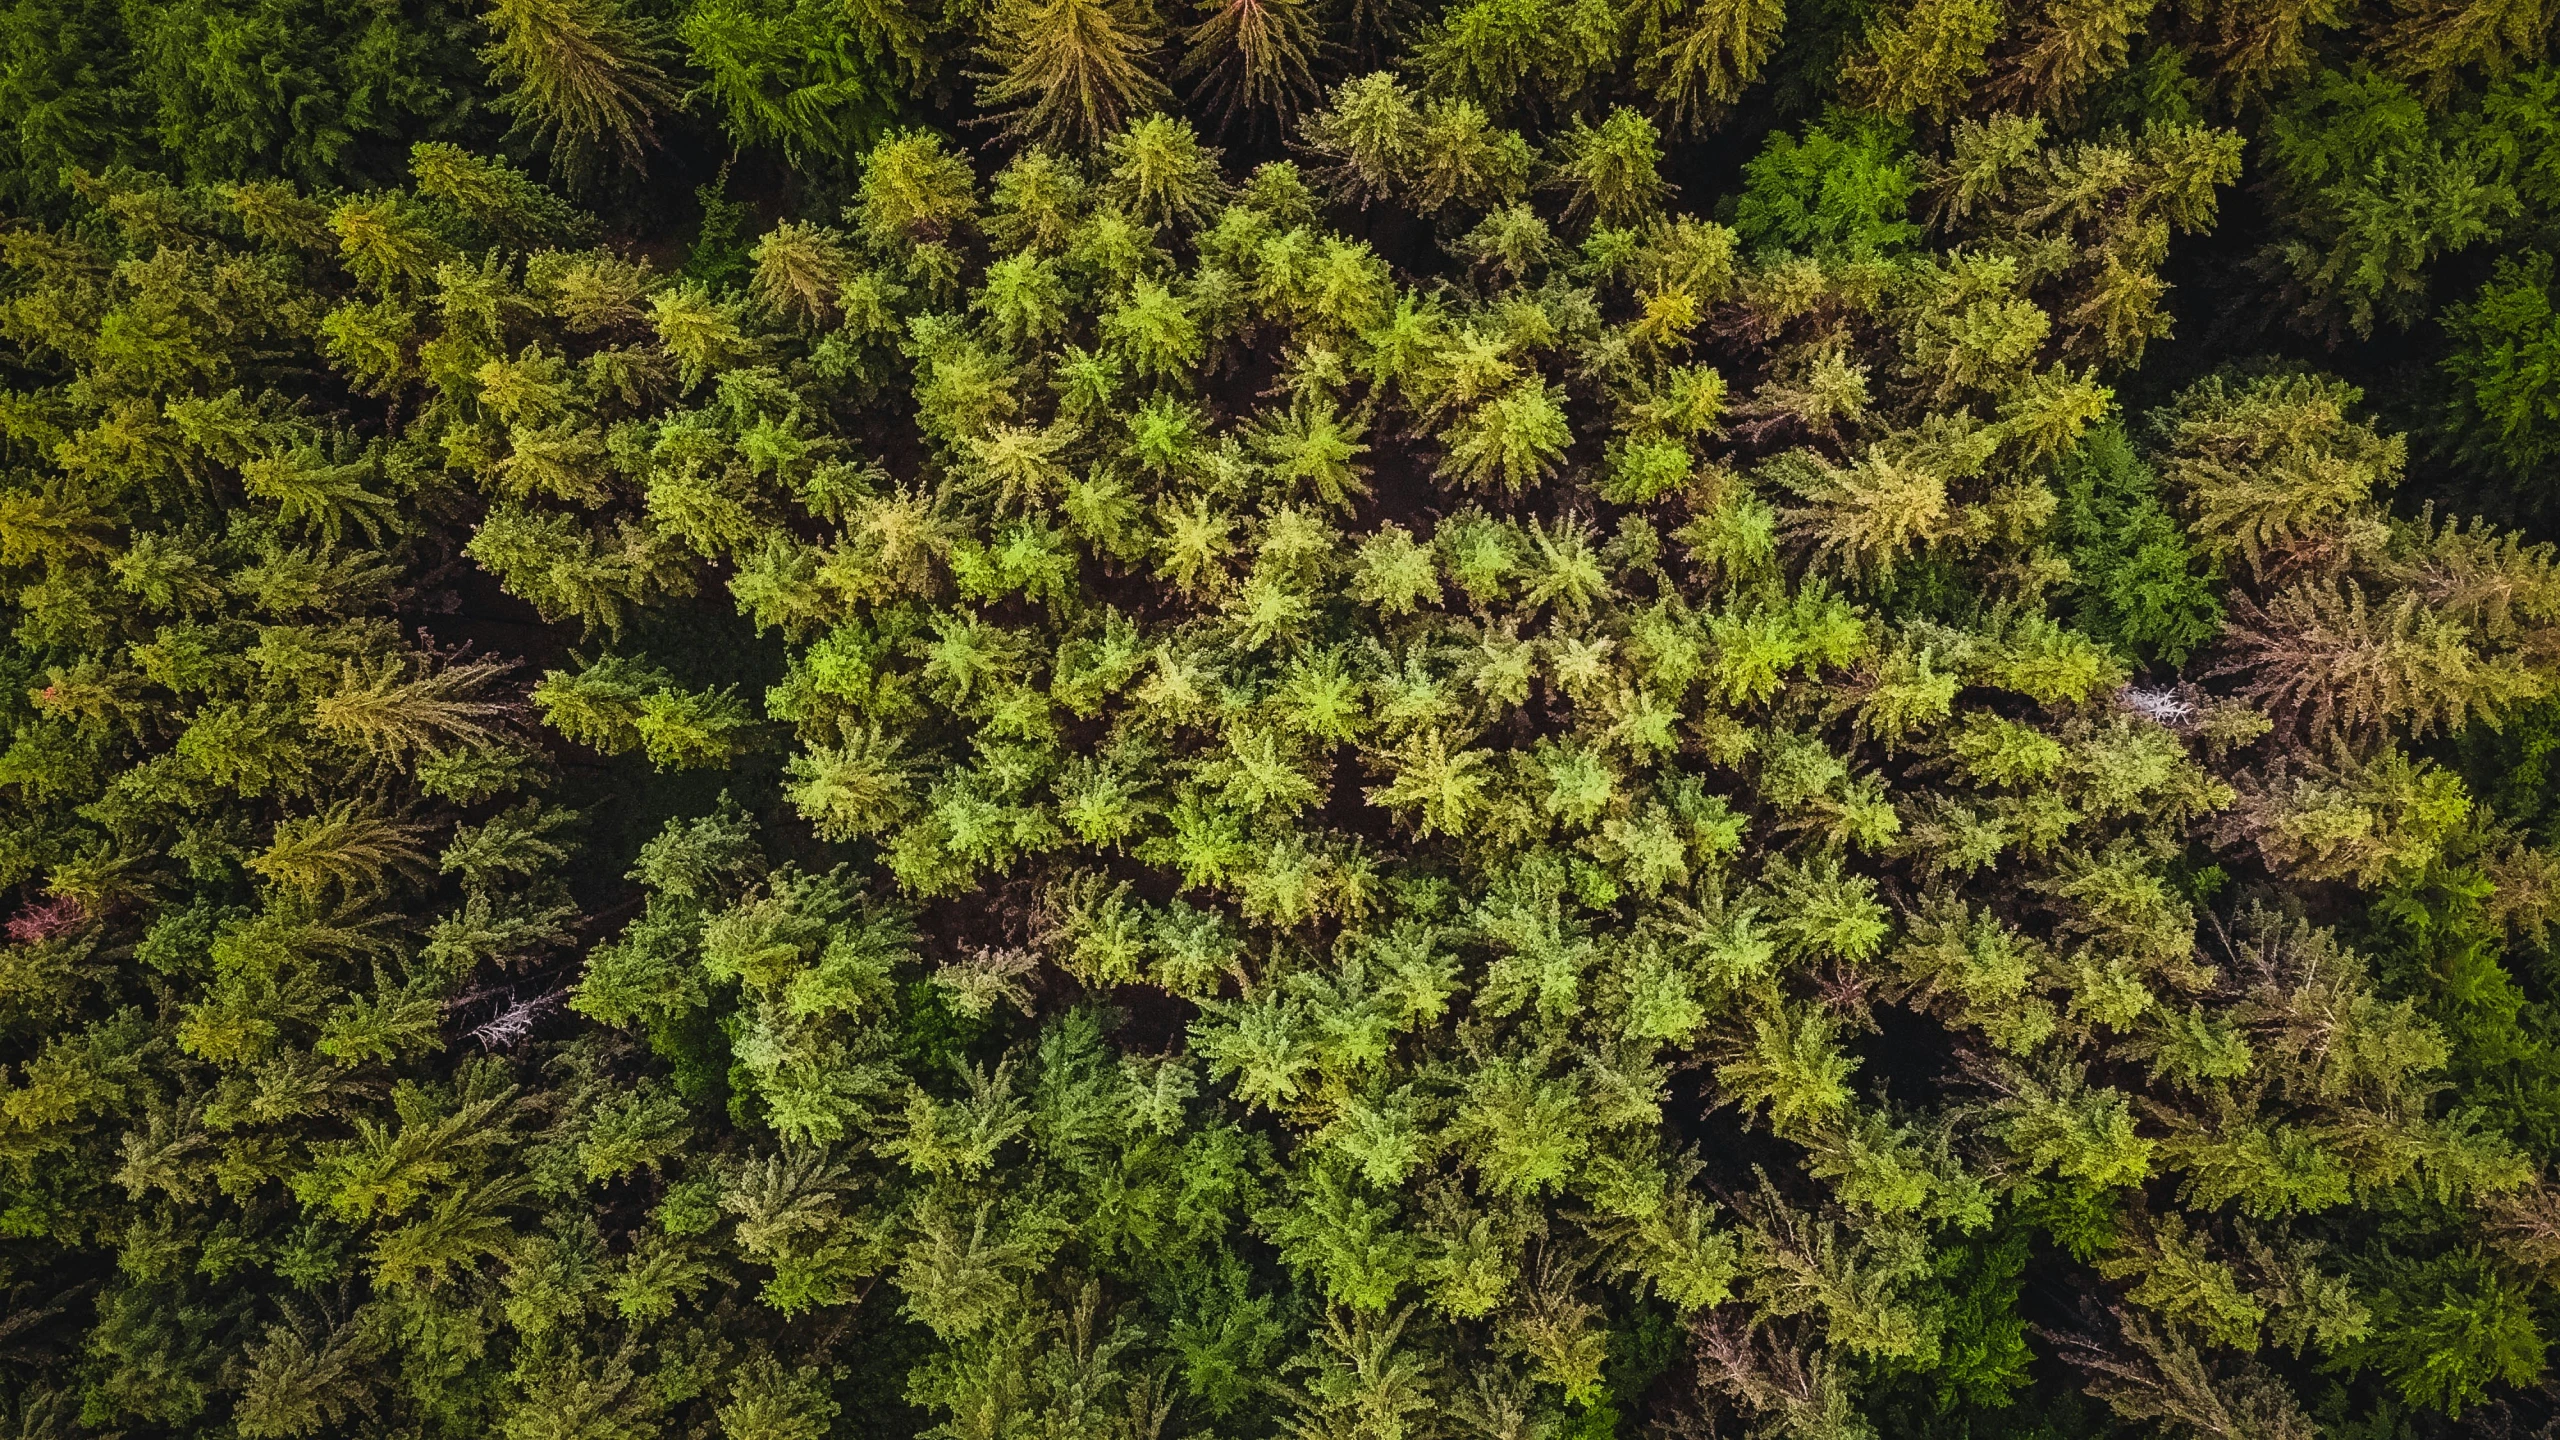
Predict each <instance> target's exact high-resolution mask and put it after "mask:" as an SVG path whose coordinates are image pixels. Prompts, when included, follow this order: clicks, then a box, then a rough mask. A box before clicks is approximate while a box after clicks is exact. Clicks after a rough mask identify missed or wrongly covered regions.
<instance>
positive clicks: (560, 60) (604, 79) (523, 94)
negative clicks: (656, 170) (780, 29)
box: [481, 0, 675, 173]
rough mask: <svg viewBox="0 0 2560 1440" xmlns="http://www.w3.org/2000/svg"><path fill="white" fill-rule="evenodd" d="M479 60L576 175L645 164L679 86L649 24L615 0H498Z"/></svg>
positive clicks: (513, 107) (529, 128)
mask: <svg viewBox="0 0 2560 1440" xmlns="http://www.w3.org/2000/svg"><path fill="white" fill-rule="evenodd" d="M487 24H488V26H489V29H490V31H491V34H492V37H493V38H492V39H491V42H490V44H489V46H488V47H487V48H486V49H484V50H483V51H482V52H481V58H482V59H484V60H486V61H487V62H488V64H489V68H490V72H491V73H492V74H493V75H494V76H496V77H497V79H498V80H499V81H500V82H501V83H502V84H504V85H505V86H506V87H507V93H506V95H505V96H504V97H503V99H502V100H501V102H500V103H501V104H502V105H504V106H505V107H506V108H507V109H508V110H509V111H510V112H511V113H512V114H513V115H514V116H515V117H516V123H517V124H518V125H519V126H520V127H522V128H523V130H524V131H525V132H526V133H527V134H529V135H531V136H532V137H533V138H535V139H536V140H538V141H540V142H541V143H543V144H546V145H549V146H551V147H553V148H554V149H555V150H556V151H557V152H559V154H560V163H562V164H563V165H564V166H566V167H568V168H569V169H570V170H571V171H572V172H573V173H583V172H584V171H585V170H587V169H589V168H591V167H593V166H596V165H598V164H600V163H602V162H604V161H607V160H610V161H612V162H614V163H618V164H621V165H625V166H633V167H636V166H638V165H640V164H641V163H642V161H643V158H644V157H645V155H646V154H647V152H648V151H649V149H650V148H651V147H652V146H654V145H655V144H656V143H657V115H658V112H660V111H661V110H663V109H665V108H666V107H667V106H669V105H671V104H672V103H673V102H674V100H675V92H674V90H673V88H672V87H671V86H670V85H669V84H668V81H667V78H666V72H665V71H664V70H663V69H662V68H661V66H660V63H659V59H660V57H659V50H658V47H657V43H656V41H655V39H654V37H653V36H652V35H651V34H650V33H649V31H648V29H647V28H646V26H645V25H644V24H643V23H642V22H639V21H635V20H633V19H632V18H630V17H629V16H626V15H625V14H624V13H623V11H622V9H621V7H620V5H619V4H618V3H616V0H494V3H493V4H492V6H491V8H490V10H489V13H488V16H487Z"/></svg>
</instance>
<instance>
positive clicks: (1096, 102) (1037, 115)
mask: <svg viewBox="0 0 2560 1440" xmlns="http://www.w3.org/2000/svg"><path fill="white" fill-rule="evenodd" d="M1156 24H1157V21H1156V17H1155V16H1154V14H1153V13H1152V12H1151V11H1149V10H1147V9H1146V8H1145V6H1144V5H1143V3H1141V0H1005V3H1003V4H1000V5H998V6H996V7H994V8H993V9H991V10H990V11H989V12H988V14H987V21H986V25H987V29H986V41H985V44H984V45H983V46H982V47H981V49H980V50H979V52H978V53H979V56H980V58H981V59H982V60H984V61H985V62H986V64H987V67H988V68H987V69H986V70H985V71H983V72H981V74H980V77H979V86H978V103H979V104H981V105H984V106H986V107H988V108H989V109H990V110H991V111H992V112H994V113H996V114H997V115H999V116H1000V117H1001V118H1002V120H1003V123H1004V125H1005V127H1006V129H1007V130H1008V131H1010V132H1011V133H1013V134H1015V135H1018V136H1021V137H1023V138H1026V139H1033V140H1042V141H1046V142H1049V143H1051V144H1061V145H1074V146H1090V145H1092V144H1094V143H1095V142H1097V141H1099V140H1100V139H1101V138H1102V137H1103V136H1104V135H1106V134H1108V133H1110V132H1111V131H1114V130H1117V129H1118V128H1119V127H1120V124H1121V122H1122V121H1123V120H1126V119H1128V118H1129V117H1131V116H1133V115H1139V114H1143V113H1145V112H1147V111H1149V110H1152V109H1154V108H1156V107H1157V106H1160V105H1162V104H1163V103H1165V101H1166V100H1167V99H1168V98H1169V94H1168V92H1167V91H1166V89H1165V86H1164V82H1163V81H1162V80H1160V79H1158V78H1157V77H1156V75H1155V72H1154V71H1153V70H1152V69H1151V68H1150V66H1149V64H1148V61H1149V58H1150V57H1151V56H1152V55H1153V53H1154V51H1155V49H1156V45H1157V43H1158V42H1157V36H1156Z"/></svg>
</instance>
